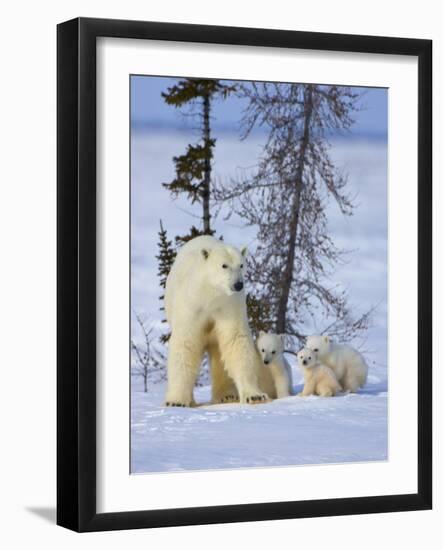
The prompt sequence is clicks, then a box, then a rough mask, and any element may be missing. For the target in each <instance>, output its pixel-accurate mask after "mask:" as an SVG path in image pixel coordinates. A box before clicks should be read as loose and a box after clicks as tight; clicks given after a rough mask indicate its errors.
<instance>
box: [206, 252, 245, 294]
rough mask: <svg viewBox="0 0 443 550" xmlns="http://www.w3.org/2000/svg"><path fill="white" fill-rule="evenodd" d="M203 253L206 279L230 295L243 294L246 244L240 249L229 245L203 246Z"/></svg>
mask: <svg viewBox="0 0 443 550" xmlns="http://www.w3.org/2000/svg"><path fill="white" fill-rule="evenodd" d="M201 255H202V258H203V269H204V271H205V275H206V280H207V281H209V282H210V284H211V286H212V287H213V288H215V289H216V290H217V291H218V292H220V293H221V294H226V295H228V296H231V295H232V294H237V293H242V294H243V289H244V273H245V267H246V265H245V261H246V255H247V249H246V247H245V246H244V247H242V248H241V249H240V250H238V249H237V248H235V247H233V246H229V245H224V246H216V247H214V248H202V250H201Z"/></svg>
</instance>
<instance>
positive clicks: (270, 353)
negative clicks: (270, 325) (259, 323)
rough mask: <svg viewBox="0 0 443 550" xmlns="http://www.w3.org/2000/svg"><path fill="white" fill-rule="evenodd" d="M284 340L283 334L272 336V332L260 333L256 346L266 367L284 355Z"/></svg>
mask: <svg viewBox="0 0 443 550" xmlns="http://www.w3.org/2000/svg"><path fill="white" fill-rule="evenodd" d="M283 338H284V336H283V334H272V333H271V332H263V331H262V330H261V331H260V332H259V335H258V338H257V342H256V344H257V349H258V351H259V353H260V356H261V358H262V361H263V363H264V364H265V365H269V364H270V363H272V361H273V360H274V359H275V358H276V357H278V356H279V355H281V354H282V353H283V346H284V341H283Z"/></svg>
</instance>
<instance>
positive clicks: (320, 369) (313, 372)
mask: <svg viewBox="0 0 443 550" xmlns="http://www.w3.org/2000/svg"><path fill="white" fill-rule="evenodd" d="M297 360H298V365H299V367H300V369H301V371H302V373H303V378H304V380H305V385H304V387H303V391H302V392H300V393H299V394H298V395H300V396H302V397H305V396H307V395H320V396H321V397H332V396H334V395H336V394H337V393H338V392H340V391H341V390H342V387H341V385H340V384H339V383H338V381H337V378H336V376H335V374H334V371H333V370H332V369H330V368H329V367H326V366H325V365H322V364H321V363H320V361H319V359H318V354H317V353H316V352H315V351H312V350H311V349H308V348H303V349H302V350H300V351H299V352H298V353H297Z"/></svg>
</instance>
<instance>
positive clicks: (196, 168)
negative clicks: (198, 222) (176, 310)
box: [162, 78, 235, 245]
mask: <svg viewBox="0 0 443 550" xmlns="http://www.w3.org/2000/svg"><path fill="white" fill-rule="evenodd" d="M234 90H235V88H234V86H228V85H225V84H221V83H220V81H218V80H207V79H197V78H187V79H185V80H180V81H179V82H178V83H177V84H176V85H174V86H172V87H170V88H168V90H167V92H164V93H162V97H163V98H164V100H165V102H166V103H167V104H168V105H172V106H173V107H176V108H183V107H190V108H191V109H192V111H191V114H193V115H194V116H195V117H196V118H197V119H198V121H199V131H201V136H200V140H199V142H198V143H196V144H190V145H188V147H187V149H186V152H185V153H184V154H183V155H179V156H176V157H174V158H173V161H174V165H175V174H176V175H175V178H174V179H173V180H172V181H171V182H169V183H164V184H163V185H164V187H165V188H166V189H168V190H169V191H170V192H171V193H172V195H173V196H178V195H179V194H185V195H186V196H187V198H188V199H189V200H190V201H191V204H194V203H195V202H198V203H200V204H201V205H202V228H201V229H198V228H197V227H194V226H193V227H191V230H190V232H189V233H188V234H186V235H183V236H177V237H176V242H177V244H178V245H180V244H184V243H185V242H187V241H188V240H190V239H192V238H194V237H197V236H199V235H213V234H214V233H215V231H214V229H213V228H212V227H211V213H210V200H211V170H212V166H211V162H212V159H213V156H214V153H213V150H214V147H215V142H216V140H215V139H214V138H213V137H212V136H211V109H212V102H213V100H214V99H215V98H216V97H220V96H221V97H222V98H226V97H227V96H228V95H229V94H230V93H231V92H233V91H234Z"/></svg>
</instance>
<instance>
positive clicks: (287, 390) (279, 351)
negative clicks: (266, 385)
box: [256, 330, 292, 399]
mask: <svg viewBox="0 0 443 550" xmlns="http://www.w3.org/2000/svg"><path fill="white" fill-rule="evenodd" d="M256 345H257V349H258V351H259V353H260V357H261V359H262V361H263V364H264V365H265V367H266V368H267V369H269V372H270V373H271V376H272V380H273V382H274V386H275V394H276V396H277V399H279V398H281V397H288V396H289V395H292V372H291V367H290V365H289V363H288V362H287V361H286V359H285V357H284V355H283V349H284V341H283V335H282V334H272V333H266V332H263V331H262V330H261V331H260V333H259V335H258V338H257V342H256Z"/></svg>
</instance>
